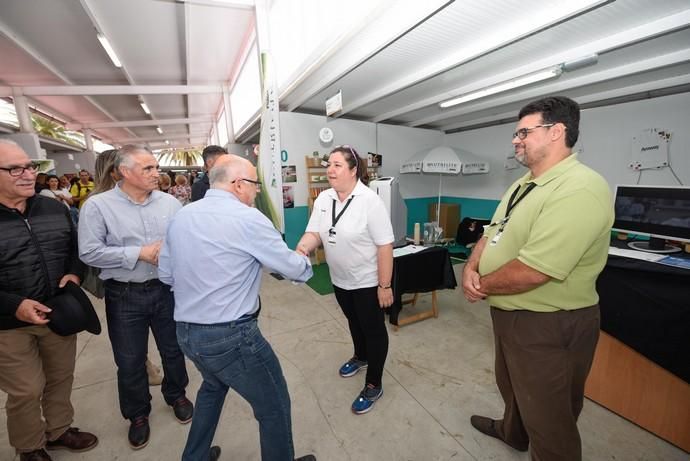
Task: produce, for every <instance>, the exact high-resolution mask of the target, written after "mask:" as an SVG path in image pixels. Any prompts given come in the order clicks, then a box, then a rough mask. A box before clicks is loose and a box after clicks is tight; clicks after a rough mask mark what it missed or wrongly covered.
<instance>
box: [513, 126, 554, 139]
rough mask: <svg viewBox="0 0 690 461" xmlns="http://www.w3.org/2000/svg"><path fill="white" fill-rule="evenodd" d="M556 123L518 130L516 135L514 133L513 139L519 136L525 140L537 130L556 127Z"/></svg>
mask: <svg viewBox="0 0 690 461" xmlns="http://www.w3.org/2000/svg"><path fill="white" fill-rule="evenodd" d="M554 125H555V123H547V124H545V125H535V126H533V127H530V128H520V129H519V130H517V131H516V132H515V133H513V137H512V139H515V136H517V137H518V138H520V139H525V138H526V137H527V135H528V134H530V133H531V132H532V131H534V130H536V129H537V128H549V127H552V126H554Z"/></svg>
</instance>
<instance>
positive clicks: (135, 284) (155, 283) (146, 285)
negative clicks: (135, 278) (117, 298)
mask: <svg viewBox="0 0 690 461" xmlns="http://www.w3.org/2000/svg"><path fill="white" fill-rule="evenodd" d="M103 283H104V284H106V285H111V286H115V287H132V288H150V287H159V286H161V285H165V283H163V282H161V281H160V280H158V279H150V280H147V281H145V282H120V281H119V280H113V279H108V280H104V281H103Z"/></svg>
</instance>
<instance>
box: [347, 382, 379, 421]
mask: <svg viewBox="0 0 690 461" xmlns="http://www.w3.org/2000/svg"><path fill="white" fill-rule="evenodd" d="M382 395H383V386H379V387H376V386H374V385H373V384H367V385H366V386H364V389H362V392H360V393H359V396H358V397H357V398H356V399H355V401H354V402H352V412H353V413H355V414H357V415H363V414H364V413H366V412H368V411H369V410H371V409H372V408H373V407H374V403H375V402H376V401H377V400H378V399H380V398H381V396H382Z"/></svg>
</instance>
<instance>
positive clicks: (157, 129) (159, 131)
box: [156, 126, 163, 134]
mask: <svg viewBox="0 0 690 461" xmlns="http://www.w3.org/2000/svg"><path fill="white" fill-rule="evenodd" d="M156 131H157V132H158V134H163V129H162V128H161V127H159V126H157V127H156Z"/></svg>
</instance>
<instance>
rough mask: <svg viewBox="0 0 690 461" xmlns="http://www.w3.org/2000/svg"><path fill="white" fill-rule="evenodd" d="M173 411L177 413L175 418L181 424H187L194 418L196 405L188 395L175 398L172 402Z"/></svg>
mask: <svg viewBox="0 0 690 461" xmlns="http://www.w3.org/2000/svg"><path fill="white" fill-rule="evenodd" d="M172 407H173V413H175V418H177V420H178V421H179V422H180V423H181V424H187V423H188V422H190V421H191V420H192V415H194V405H192V402H190V401H189V399H188V398H187V397H180V398H179V399H177V400H175V403H173V404H172Z"/></svg>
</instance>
